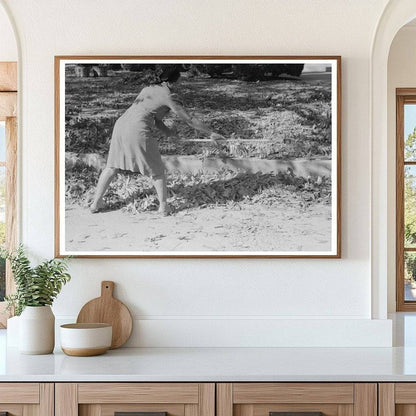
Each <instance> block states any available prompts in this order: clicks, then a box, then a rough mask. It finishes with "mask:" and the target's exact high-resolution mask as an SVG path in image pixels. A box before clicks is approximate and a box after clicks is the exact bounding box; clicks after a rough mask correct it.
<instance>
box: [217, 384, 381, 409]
mask: <svg viewBox="0 0 416 416" xmlns="http://www.w3.org/2000/svg"><path fill="white" fill-rule="evenodd" d="M358 415H359V416H377V385H376V384H375V383H221V384H218V385H217V416H358Z"/></svg>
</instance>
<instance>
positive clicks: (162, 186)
mask: <svg viewBox="0 0 416 416" xmlns="http://www.w3.org/2000/svg"><path fill="white" fill-rule="evenodd" d="M153 186H154V187H155V189H156V193H157V197H158V199H159V212H161V213H162V214H166V215H167V214H168V213H169V212H168V204H167V202H166V200H167V198H168V190H167V187H166V175H165V174H163V175H160V176H155V177H153Z"/></svg>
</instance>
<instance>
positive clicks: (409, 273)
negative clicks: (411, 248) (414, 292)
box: [404, 252, 416, 281]
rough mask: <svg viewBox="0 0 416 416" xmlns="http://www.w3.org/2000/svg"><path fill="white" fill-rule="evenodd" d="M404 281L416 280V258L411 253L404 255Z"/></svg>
mask: <svg viewBox="0 0 416 416" xmlns="http://www.w3.org/2000/svg"><path fill="white" fill-rule="evenodd" d="M404 262H405V276H404V278H405V280H408V281H411V280H416V256H415V255H414V254H413V253H409V252H407V253H405V258H404Z"/></svg>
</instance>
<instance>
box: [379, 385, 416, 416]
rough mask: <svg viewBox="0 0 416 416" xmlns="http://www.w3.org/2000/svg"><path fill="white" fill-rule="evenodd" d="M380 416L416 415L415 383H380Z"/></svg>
mask: <svg viewBox="0 0 416 416" xmlns="http://www.w3.org/2000/svg"><path fill="white" fill-rule="evenodd" d="M379 409H380V412H379V413H380V416H395V415H398V416H414V415H416V383H380V384H379Z"/></svg>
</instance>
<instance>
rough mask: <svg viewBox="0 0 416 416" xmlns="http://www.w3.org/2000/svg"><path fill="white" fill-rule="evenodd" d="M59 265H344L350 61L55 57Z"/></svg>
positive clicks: (322, 58)
mask: <svg viewBox="0 0 416 416" xmlns="http://www.w3.org/2000/svg"><path fill="white" fill-rule="evenodd" d="M55 94H56V95H55V107H56V108H55V124H56V125H55V132H56V148H55V158H56V186H55V188H56V189H55V191H56V200H55V226H56V238H55V250H56V253H55V254H56V256H58V257H60V256H66V255H72V256H76V257H234V258H235V257H263V258H264V257H270V258H272V257H325V258H330V257H334V258H337V257H340V255H341V244H340V242H341V237H340V231H341V230H340V225H341V206H340V196H341V176H340V172H341V169H340V167H341V154H340V152H341V146H340V140H341V58H340V57H338V56H316V57H314V56H307V57H305V56H301V57H299V56H297V57H291V56H289V57H279V56H278V57H275V56H243V57H240V56H238V57H234V56H231V57H225V56H217V57H207V56H190V57H183V56H174V57H173V56H171V57H159V56H150V57H148V56H146V57H131V56H128V57H124V56H123V57H121V56H57V57H55Z"/></svg>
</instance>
